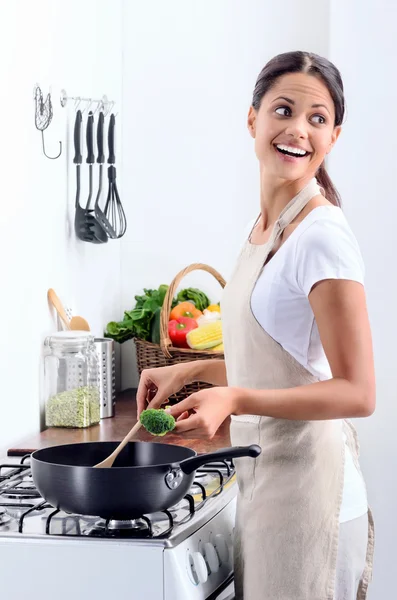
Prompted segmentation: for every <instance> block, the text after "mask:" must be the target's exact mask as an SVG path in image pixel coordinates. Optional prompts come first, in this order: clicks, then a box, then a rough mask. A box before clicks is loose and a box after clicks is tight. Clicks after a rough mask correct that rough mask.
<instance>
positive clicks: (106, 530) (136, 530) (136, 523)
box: [84, 519, 152, 538]
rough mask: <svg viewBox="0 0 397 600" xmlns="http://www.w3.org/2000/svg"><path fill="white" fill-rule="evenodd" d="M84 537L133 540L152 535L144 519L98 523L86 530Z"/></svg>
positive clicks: (113, 520)
mask: <svg viewBox="0 0 397 600" xmlns="http://www.w3.org/2000/svg"><path fill="white" fill-rule="evenodd" d="M84 535H89V536H94V537H115V538H134V537H139V538H142V537H150V536H151V535H152V532H151V529H150V527H149V525H148V523H147V522H146V521H145V520H144V519H131V520H129V521H120V520H116V519H112V520H111V521H98V522H97V523H95V525H94V527H91V528H90V529H86V530H85V531H84Z"/></svg>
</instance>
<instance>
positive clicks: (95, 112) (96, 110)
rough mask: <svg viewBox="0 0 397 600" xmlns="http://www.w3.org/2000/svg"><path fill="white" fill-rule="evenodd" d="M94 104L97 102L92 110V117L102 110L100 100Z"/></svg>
mask: <svg viewBox="0 0 397 600" xmlns="http://www.w3.org/2000/svg"><path fill="white" fill-rule="evenodd" d="M94 102H97V107H96V109H95V110H94V115H96V114H97V113H98V112H99V110H100V109H101V108H102V100H95V101H94Z"/></svg>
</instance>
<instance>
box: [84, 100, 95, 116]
mask: <svg viewBox="0 0 397 600" xmlns="http://www.w3.org/2000/svg"><path fill="white" fill-rule="evenodd" d="M86 102H87V104H86V105H85V107H84V109H83V110H82V111H81V114H82V115H84V113H86V112H89V110H90V108H91V105H92V102H93V101H92V98H87V99H86Z"/></svg>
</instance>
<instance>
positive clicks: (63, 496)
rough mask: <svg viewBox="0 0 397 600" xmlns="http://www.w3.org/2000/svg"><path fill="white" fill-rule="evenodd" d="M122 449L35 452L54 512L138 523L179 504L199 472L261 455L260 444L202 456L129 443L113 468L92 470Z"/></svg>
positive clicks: (39, 482)
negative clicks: (206, 466)
mask: <svg viewBox="0 0 397 600" xmlns="http://www.w3.org/2000/svg"><path fill="white" fill-rule="evenodd" d="M117 446H118V443H117V442H88V443H84V444H70V445H65V446H55V447H52V448H45V449H43V450H37V451H36V452H33V454H32V457H31V466H32V475H33V481H34V483H35V485H36V487H37V489H38V490H39V492H40V494H41V495H42V496H43V498H44V499H45V500H46V501H47V502H48V503H49V504H51V505H52V506H54V507H55V508H59V509H61V510H64V511H65V512H69V513H76V514H79V515H90V516H98V517H102V518H104V519H119V520H122V519H135V518H137V517H141V516H142V515H144V514H149V513H153V512H157V511H160V510H165V509H166V508H170V507H171V506H173V505H175V504H177V503H178V502H179V501H180V500H181V499H182V498H183V497H184V496H185V494H186V493H187V492H188V491H189V488H190V486H191V485H192V483H193V480H194V475H195V471H196V469H197V468H198V467H200V466H202V465H204V464H206V463H208V462H216V461H219V460H223V459H225V458H238V457H241V456H250V457H252V458H255V457H256V456H259V454H260V453H261V448H260V447H259V446H256V445H252V446H241V447H240V446H238V447H233V448H224V449H222V450H218V451H217V452H212V453H211V454H200V455H198V454H197V453H196V452H195V451H194V450H191V449H190V448H184V447H183V446H176V445H171V444H160V443H152V442H130V443H129V444H127V445H126V447H125V448H124V449H123V450H122V451H121V452H120V454H119V456H118V457H117V459H116V460H115V462H114V464H113V467H111V468H108V469H94V468H93V465H95V464H97V463H99V462H101V461H102V460H104V459H105V458H106V457H107V456H109V454H111V453H112V452H113V450H115V449H116V447H117Z"/></svg>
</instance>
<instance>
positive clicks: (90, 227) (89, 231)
mask: <svg viewBox="0 0 397 600" xmlns="http://www.w3.org/2000/svg"><path fill="white" fill-rule="evenodd" d="M82 120H83V117H82V114H81V110H78V111H77V112H76V119H75V123H74V151H75V154H74V159H73V162H74V164H75V165H76V203H75V210H76V213H75V218H74V229H75V232H76V236H77V237H78V238H79V239H80V240H81V241H83V242H91V243H93V244H102V243H103V242H105V241H106V242H107V239H108V238H107V235H106V233H105V232H104V231H103V229H102V227H101V226H100V224H99V223H98V222H97V220H96V219H95V217H94V215H93V214H92V213H93V210H87V209H84V208H82V207H81V206H80V190H81V180H80V175H81V174H80V170H81V163H82V162H83V157H82V154H81V124H82ZM104 234H105V238H106V239H102V237H103V235H104Z"/></svg>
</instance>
